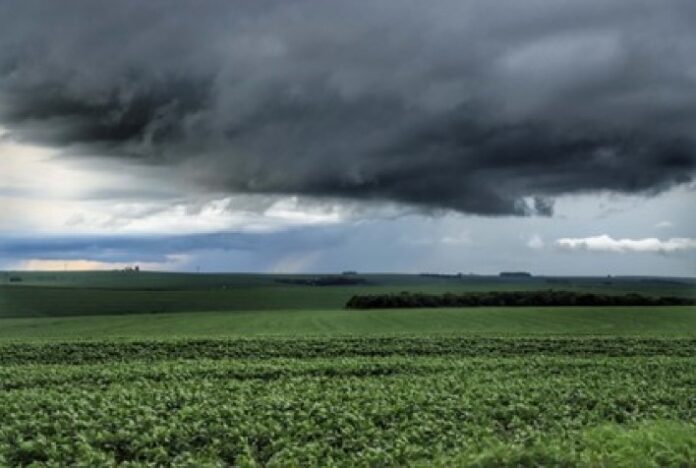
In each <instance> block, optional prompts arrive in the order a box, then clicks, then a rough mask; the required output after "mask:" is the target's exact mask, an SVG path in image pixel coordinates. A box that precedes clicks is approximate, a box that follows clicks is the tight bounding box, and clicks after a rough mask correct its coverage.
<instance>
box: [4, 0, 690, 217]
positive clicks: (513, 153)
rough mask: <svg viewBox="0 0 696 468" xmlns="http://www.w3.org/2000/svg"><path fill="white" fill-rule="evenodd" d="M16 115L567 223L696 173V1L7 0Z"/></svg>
mask: <svg viewBox="0 0 696 468" xmlns="http://www.w3.org/2000/svg"><path fill="white" fill-rule="evenodd" d="M0 18H1V19H0V31H2V32H1V33H0V125H3V126H6V127H7V128H9V129H10V130H11V131H12V133H13V135H14V136H15V137H17V138H20V139H23V140H25V141H29V142H34V143H41V144H47V145H51V146H56V147H60V148H65V149H66V150H67V151H69V152H71V153H84V154H85V155H91V156H95V155H97V156H103V157H111V158H123V159H124V160H128V159H130V160H138V161H144V162H148V163H152V164H154V165H166V166H167V167H169V168H171V167H178V168H180V170H181V171H182V173H184V174H187V173H188V172H190V177H191V178H192V179H193V180H195V181H196V182H197V183H198V184H200V185H201V187H202V188H203V189H204V190H210V191H213V190H214V191H219V190H226V191H229V192H234V193H263V194H299V195H309V196H317V197H334V198H335V197H342V198H348V199H357V200H366V201H371V200H375V201H385V200H386V201H396V202H400V203H405V204H411V205H414V206H418V207H421V208H423V209H434V210H438V209H453V210H457V211H461V212H465V213H473V214H481V215H494V216H495V215H531V214H538V215H544V216H547V215H551V214H552V208H553V198H554V197H556V196H559V195H563V194H569V193H587V192H593V191H615V192H623V193H654V192H659V191H661V190H664V189H667V188H669V187H671V186H673V185H675V184H681V183H686V182H689V181H690V180H692V179H693V176H694V172H695V170H696V152H695V151H694V150H695V146H694V145H695V142H694V137H693V136H692V133H693V132H692V129H693V125H694V124H695V123H696V72H695V71H694V68H693V65H692V62H693V61H692V59H691V52H692V51H693V50H694V47H696V32H695V31H696V5H694V3H693V2H689V1H667V2H660V3H659V4H657V3H655V2H648V1H633V0H631V1H629V0H626V1H618V2H611V4H608V3H607V2H603V1H601V2H600V1H593V0H590V1H577V2H565V3H563V6H558V3H557V2H553V1H551V0H549V1H548V2H543V1H542V2H534V3H529V2H515V1H511V0H510V1H507V0H506V1H502V2H496V6H495V7H493V6H492V5H491V4H490V2H485V1H468V2H454V1H436V2H434V3H428V4H427V5H426V4H425V3H422V2H401V1H391V0H388V1H377V2H375V1H370V2H362V1H356V2H349V3H345V4H338V3H334V2H326V3H323V4H321V5H318V4H317V3H316V2H309V1H297V2H290V3H289V2H276V1H265V2H206V3H204V4H194V3H180V4H178V5H177V6H176V7H172V5H171V4H170V3H165V2H159V1H152V2H147V4H143V3H142V2H134V1H122V2H83V1H71V2H61V3H60V4H58V3H47V2H33V1H22V2H19V1H17V2H6V3H4V4H3V6H2V7H0Z"/></svg>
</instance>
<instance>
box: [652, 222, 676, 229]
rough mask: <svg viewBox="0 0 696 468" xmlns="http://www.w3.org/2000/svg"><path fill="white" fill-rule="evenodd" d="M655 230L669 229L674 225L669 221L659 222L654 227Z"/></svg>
mask: <svg viewBox="0 0 696 468" xmlns="http://www.w3.org/2000/svg"><path fill="white" fill-rule="evenodd" d="M655 227H656V228H657V229H669V228H672V227H674V224H673V223H672V222H671V221H660V222H659V223H657V224H656V225H655Z"/></svg>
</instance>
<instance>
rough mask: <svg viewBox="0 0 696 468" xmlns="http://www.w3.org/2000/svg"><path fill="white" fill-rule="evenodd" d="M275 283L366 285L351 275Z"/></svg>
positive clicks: (286, 280)
mask: <svg viewBox="0 0 696 468" xmlns="http://www.w3.org/2000/svg"><path fill="white" fill-rule="evenodd" d="M276 282H277V283H283V284H296V285H300V286H349V285H353V284H366V283H367V281H366V280H365V279H363V278H356V277H354V276H351V275H345V276H319V277H316V278H280V279H277V280H276Z"/></svg>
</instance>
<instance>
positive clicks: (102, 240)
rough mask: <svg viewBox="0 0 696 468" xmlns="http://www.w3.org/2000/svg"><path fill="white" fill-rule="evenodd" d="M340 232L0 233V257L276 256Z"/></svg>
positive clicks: (328, 240) (332, 239)
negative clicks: (228, 253) (214, 253)
mask: <svg viewBox="0 0 696 468" xmlns="http://www.w3.org/2000/svg"><path fill="white" fill-rule="evenodd" d="M343 238H344V235H343V234H341V233H340V232H338V231H336V230H333V229H329V228H325V229H322V230H319V231H318V230H312V229H293V230H285V231H282V232H275V233H262V234H259V233H254V234H249V233H236V232H233V233H229V232H224V233H208V234H188V235H149V236H147V235H146V236H143V235H141V236H133V235H131V236H123V235H120V236H107V235H102V236H56V235H53V236H50V235H49V236H32V237H26V236H25V237H13V236H0V258H1V259H3V260H5V261H11V260H29V259H39V260H94V261H101V262H155V263H156V262H165V261H167V259H168V258H169V256H172V255H180V254H191V253H200V252H203V251H244V252H252V253H254V254H256V255H259V256H279V255H282V254H283V253H285V252H286V251H288V250H308V249H309V250H312V249H321V248H328V247H335V246H336V245H337V244H338V243H340V242H341V241H342V239H343Z"/></svg>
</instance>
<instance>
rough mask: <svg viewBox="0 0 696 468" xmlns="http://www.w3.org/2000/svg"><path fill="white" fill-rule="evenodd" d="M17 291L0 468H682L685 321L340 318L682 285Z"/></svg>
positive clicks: (680, 285) (688, 319) (568, 310)
mask: <svg viewBox="0 0 696 468" xmlns="http://www.w3.org/2000/svg"><path fill="white" fill-rule="evenodd" d="M10 275H14V273H12V274H10V273H8V274H7V275H6V276H5V278H7V279H9V277H10ZM23 275H24V277H23V280H22V282H21V284H11V283H9V281H8V282H7V283H5V284H4V285H3V286H0V317H5V318H0V420H2V421H3V424H2V425H1V426H0V466H18V465H29V464H32V463H33V464H34V466H44V465H46V466H66V465H79V466H113V465H119V464H127V465H130V466H152V465H175V466H230V465H236V466H330V465H337V466H404V465H416V466H424V465H428V466H430V465H435V466H491V467H494V466H495V467H497V466H587V467H594V466H626V467H629V466H630V467H632V466H694V464H693V460H696V397H694V391H693V389H694V388H696V307H691V306H685V307H659V308H658V307H517V308H500V307H497V308H496V307H481V308H451V309H408V310H398V309H396V310H346V309H343V308H342V306H343V304H344V302H345V300H346V299H347V298H348V297H350V295H352V294H357V293H359V292H360V291H367V292H368V293H371V292H374V291H383V292H390V291H394V292H399V291H402V290H408V291H413V292H416V291H418V292H447V291H454V292H462V291H482V290H530V289H551V288H554V289H557V288H563V289H572V290H579V291H599V292H602V293H616V294H621V293H625V292H639V293H641V294H652V295H676V296H681V297H696V295H695V294H694V284H695V283H694V282H693V280H687V279H669V280H664V279H649V278H623V279H617V278H612V279H607V278H574V279H568V278H564V279H562V281H560V282H558V281H555V280H554V279H548V278H533V279H521V280H519V279H499V278H494V277H463V278H431V277H420V276H415V275H411V276H409V275H365V277H366V278H367V279H368V282H369V283H368V284H366V285H356V286H329V287H324V286H322V287H313V286H304V285H287V284H281V283H277V282H276V281H275V280H276V279H278V277H274V276H264V275H166V274H149V273H140V274H139V275H141V276H135V275H133V274H132V275H130V276H128V275H126V274H125V273H119V272H113V273H99V274H96V273H92V274H90V273H83V274H72V273H53V274H46V273H32V274H23ZM294 278H297V276H295V277H294ZM550 280H551V281H550Z"/></svg>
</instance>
